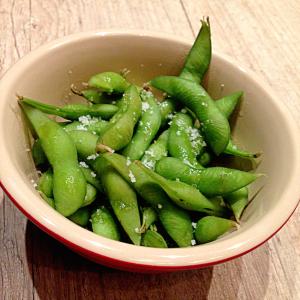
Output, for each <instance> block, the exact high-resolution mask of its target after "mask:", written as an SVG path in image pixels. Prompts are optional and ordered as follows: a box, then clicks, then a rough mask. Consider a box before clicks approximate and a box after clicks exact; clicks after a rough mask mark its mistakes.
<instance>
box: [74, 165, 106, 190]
mask: <svg viewBox="0 0 300 300" xmlns="http://www.w3.org/2000/svg"><path fill="white" fill-rule="evenodd" d="M79 167H80V169H81V171H82V173H83V175H84V177H85V180H86V182H88V183H89V184H91V185H92V186H94V187H95V188H96V189H97V190H98V191H99V192H103V187H102V184H101V182H100V180H99V179H98V178H97V177H96V173H95V172H93V171H92V170H91V169H90V168H89V166H88V165H87V164H86V163H85V162H80V163H79Z"/></svg>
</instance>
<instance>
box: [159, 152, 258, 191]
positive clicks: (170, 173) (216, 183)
mask: <svg viewBox="0 0 300 300" xmlns="http://www.w3.org/2000/svg"><path fill="white" fill-rule="evenodd" d="M155 171H156V172H157V173H158V174H160V175H161V176H163V177H165V178H168V179H171V180H176V179H177V180H180V181H182V182H185V183H187V184H190V185H193V186H195V187H196V188H197V189H198V190H199V191H200V192H201V193H203V194H204V195H206V196H217V195H225V194H228V193H231V192H234V191H236V190H238V189H240V188H242V187H244V186H246V185H248V184H250V183H251V182H253V181H254V180H256V179H257V178H259V177H260V176H261V175H262V174H254V173H249V172H244V171H240V170H235V169H229V168H223V167H212V168H207V169H202V170H197V169H194V168H191V167H189V166H188V165H186V164H184V163H183V162H181V161H180V160H179V159H176V158H172V157H165V158H162V159H161V160H160V161H158V162H157V163H156V168H155Z"/></svg>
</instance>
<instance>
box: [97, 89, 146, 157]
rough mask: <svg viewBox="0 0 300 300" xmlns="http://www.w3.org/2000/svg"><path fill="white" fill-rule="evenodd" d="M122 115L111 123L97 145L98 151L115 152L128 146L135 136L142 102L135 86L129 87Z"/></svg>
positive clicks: (121, 108) (125, 94)
mask: <svg viewBox="0 0 300 300" xmlns="http://www.w3.org/2000/svg"><path fill="white" fill-rule="evenodd" d="M122 101H123V104H122V105H121V107H120V114H118V115H117V116H116V117H115V118H112V119H111V120H110V121H109V125H108V126H107V128H106V130H105V131H104V132H103V134H101V135H100V137H99V140H98V145H97V150H98V151H100V152H101V151H107V148H108V147H109V148H111V149H113V150H114V151H117V150H120V149H122V148H124V147H125V146H127V145H128V144H129V142H130V141H131V138H132V136H133V130H134V126H135V124H136V122H137V120H138V119H139V117H140V115H141V109H142V102H141V98H140V95H139V93H138V90H137V88H136V87H135V86H133V85H131V86H129V87H128V88H127V89H126V91H125V93H124V96H123V100H122Z"/></svg>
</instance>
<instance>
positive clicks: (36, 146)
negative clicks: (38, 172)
mask: <svg viewBox="0 0 300 300" xmlns="http://www.w3.org/2000/svg"><path fill="white" fill-rule="evenodd" d="M31 153H32V158H33V161H34V163H35V165H36V166H37V167H39V166H41V165H45V164H47V162H48V160H47V157H46V155H45V152H44V150H43V148H42V145H41V141H40V139H37V140H35V141H34V143H33V145H32V150H31Z"/></svg>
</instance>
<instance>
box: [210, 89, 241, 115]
mask: <svg viewBox="0 0 300 300" xmlns="http://www.w3.org/2000/svg"><path fill="white" fill-rule="evenodd" d="M242 95H243V92H240V91H239V92H235V93H232V94H230V95H227V96H224V97H223V98H221V99H218V100H216V105H217V107H218V109H219V110H220V111H221V112H222V114H223V115H224V116H225V117H226V118H227V119H228V118H229V117H230V116H231V114H232V112H233V111H234V109H235V107H236V105H237V104H238V102H239V100H240V98H241V97H242Z"/></svg>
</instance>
